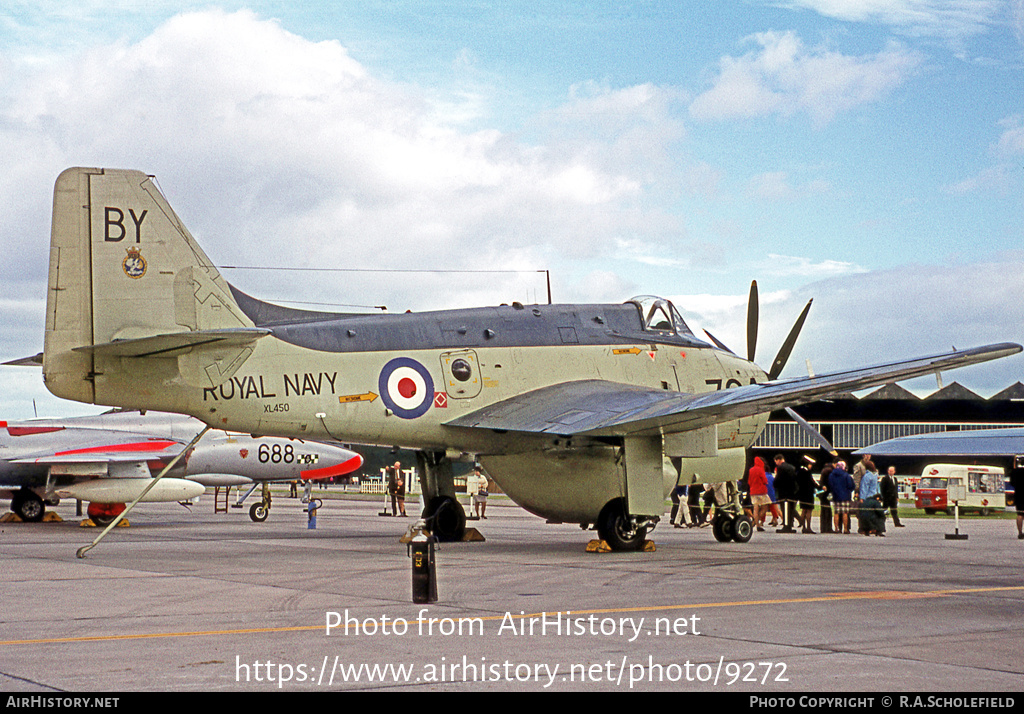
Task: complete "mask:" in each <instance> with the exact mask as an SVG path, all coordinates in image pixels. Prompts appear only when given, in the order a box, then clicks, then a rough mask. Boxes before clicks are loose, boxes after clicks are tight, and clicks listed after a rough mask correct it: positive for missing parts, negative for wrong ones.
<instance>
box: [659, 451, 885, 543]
mask: <svg viewBox="0 0 1024 714" xmlns="http://www.w3.org/2000/svg"><path fill="white" fill-rule="evenodd" d="M805 458H806V461H807V462H808V463H801V464H800V465H799V466H794V465H793V464H790V463H788V462H787V461H786V459H785V457H784V456H783V455H781V454H778V455H776V456H775V458H774V459H773V460H772V465H771V466H769V465H768V464H766V463H765V461H764V459H762V458H761V457H760V456H755V457H754V464H753V466H751V467H750V470H749V471H748V472H747V474H746V476H745V477H744V478H743V479H741V480H740V481H739V491H740V497H741V501H742V505H743V508H744V511H745V512H746V513H747V515H748V516H750V518H751V519H752V520H753V523H754V526H755V528H756V529H757V530H759V531H764V530H765V527H766V526H767V527H769V528H777V531H776V532H777V533H798V532H799V533H808V534H815V533H818V532H821V533H841V534H842V533H846V534H848V533H854V532H855V533H860V534H862V535H865V536H878V537H882V538H884V537H885V530H886V512H887V511H888V513H889V514H890V516H891V518H892V524H893V526H894V527H896V528H902V527H903V524H902V523H901V522H900V517H899V510H898V509H899V486H898V484H897V482H896V469H895V467H892V466H890V467H889V469H888V470H887V471H886V473H885V474H884V475H882V476H879V472H878V468H877V467H876V466H875V463H874V462H873V461H872V460H871V457H870V456H868V455H865V456H864V457H863V458H862V459H861V460H860V461H858V462H857V463H856V464H855V465H854V466H853V469H852V470H850V471H848V470H847V464H846V462H845V461H842V460H838V459H837V460H836V461H834V462H832V463H829V464H826V465H825V467H824V468H823V469H822V471H821V474H820V475H819V476H818V477H817V478H815V476H814V474H813V473H812V472H811V469H810V466H811V465H812V464H811V462H812V460H811V459H810V458H809V457H805ZM719 490H721V491H722V493H716V492H717V491H719ZM671 498H672V512H671V521H672V524H673V525H674V526H675V527H677V528H684V527H690V528H695V527H702V526H707V525H710V523H711V518H710V515H711V510H712V508H713V507H715V506H716V504H717V506H718V507H719V508H720V507H722V506H724V505H725V504H726V503H727V498H726V496H725V493H724V484H697V483H692V484H689V485H678V486H676V488H675V489H674V490H673V491H672V497H671ZM815 504H817V505H818V510H819V525H818V531H815V530H814V527H813V523H812V517H813V514H814V508H815ZM769 517H770V518H771V520H770V521H769Z"/></svg>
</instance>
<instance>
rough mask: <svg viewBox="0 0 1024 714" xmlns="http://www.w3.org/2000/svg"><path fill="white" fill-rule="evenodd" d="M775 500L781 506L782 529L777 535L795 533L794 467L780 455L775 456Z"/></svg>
mask: <svg viewBox="0 0 1024 714" xmlns="http://www.w3.org/2000/svg"><path fill="white" fill-rule="evenodd" d="M775 498H776V499H777V500H778V502H779V503H780V504H782V528H780V529H779V533H796V530H795V529H794V528H793V517H794V516H795V515H796V505H797V485H796V467H795V466H793V464H787V463H786V457H784V456H783V455H782V454H778V455H776V456H775Z"/></svg>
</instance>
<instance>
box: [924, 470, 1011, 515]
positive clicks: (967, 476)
mask: <svg viewBox="0 0 1024 714" xmlns="http://www.w3.org/2000/svg"><path fill="white" fill-rule="evenodd" d="M1005 481H1006V480H1005V478H1004V477H1003V470H1002V469H1001V468H999V467H998V466H964V465H962V464H930V465H928V466H925V467H924V471H922V472H921V480H920V481H919V482H918V484H917V492H916V494H915V496H914V505H915V506H917V507H918V508H923V509H924V512H925V513H937V512H939V511H945V512H946V513H953V503H952V502H951V501H949V500H948V498H947V489H948V488H949V487H950V486H951V485H953V486H966V488H967V500H966V501H961V502H960V510H961V511H964V510H968V509H969V510H974V511H980V512H981V515H983V516H987V515H988V514H989V513H991V512H992V511H994V510H1000V511H1001V510H1003V509H1005V508H1006V495H1005V493H1004V488H1005Z"/></svg>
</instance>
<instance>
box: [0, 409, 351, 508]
mask: <svg viewBox="0 0 1024 714" xmlns="http://www.w3.org/2000/svg"><path fill="white" fill-rule="evenodd" d="M202 427H203V424H202V423H201V422H199V421H198V420H197V419H194V418H192V417H188V416H184V415H180V414H162V413H158V412H152V411H150V412H142V413H140V412H137V411H133V412H111V413H107V414H100V415H97V416H84V417H71V418H67V419H32V420H27V421H21V422H0V491H6V492H9V496H10V498H11V511H13V512H14V513H16V514H17V515H18V516H19V517H20V518H21V519H22V520H24V521H30V522H33V521H40V520H42V518H43V515H44V512H45V508H46V506H45V502H46V501H47V500H51V499H54V498H77V499H80V500H83V501H89V517H90V518H92V519H93V520H95V521H97V522H101V523H102V522H105V521H109V519H112V518H113V517H115V516H116V515H117V514H118V513H120V512H121V511H122V510H123V509H124V504H125V503H126V502H129V501H132V500H134V499H135V498H136V497H137V496H138V495H139V494H141V493H142V491H143V489H144V488H146V487H147V486H151V485H153V484H152V482H153V473H152V471H155V470H156V469H157V468H161V467H162V466H163V465H166V464H167V463H168V462H170V460H171V459H173V458H174V457H175V456H177V455H178V454H179V453H180V452H181V451H182V449H184V448H185V446H186V444H187V443H188V442H189V441H190V440H191V439H192V438H193V437H195V436H196V435H197V434H198V433H199V431H200V430H201V429H202ZM362 461H363V460H362V457H361V456H360V455H359V454H357V453H355V452H353V451H350V450H348V449H343V448H341V447H340V446H334V445H330V444H318V443H313V442H308V441H299V440H295V439H287V438H269V437H265V438H259V439H257V438H253V437H252V436H249V435H247V434H233V433H227V432H224V431H209V432H207V433H206V434H205V435H204V436H203V438H202V439H200V440H199V442H198V443H197V444H196V445H195V447H193V448H192V450H191V451H190V452H189V453H188V454H186V455H185V458H184V459H182V460H181V462H180V465H179V466H178V467H177V468H176V469H172V470H171V472H170V474H171V476H170V477H166V478H163V479H161V480H160V482H159V483H158V484H156V485H154V486H153V488H151V490H150V491H149V492H148V493H147V494H146V496H145V498H144V500H145V501H148V502H161V501H162V502H170V501H186V500H189V499H192V498H195V497H197V496H200V495H202V494H203V492H205V490H206V487H207V486H239V487H242V486H249V487H250V492H251V491H252V490H254V489H255V488H256V487H258V486H260V485H261V484H263V483H270V482H273V481H289V480H300V479H301V480H316V479H323V478H329V477H331V476H340V475H344V474H347V473H351V472H352V471H354V470H356V469H358V468H359V467H360V465H361V464H362ZM267 510H268V506H267V504H266V503H265V501H261V502H260V503H256V504H254V505H253V506H252V508H251V509H250V517H251V518H252V519H253V520H255V521H262V520H265V519H266V517H267Z"/></svg>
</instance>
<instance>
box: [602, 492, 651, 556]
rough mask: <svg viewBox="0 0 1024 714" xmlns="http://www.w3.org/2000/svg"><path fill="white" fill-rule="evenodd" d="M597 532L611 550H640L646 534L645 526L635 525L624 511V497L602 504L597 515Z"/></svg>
mask: <svg viewBox="0 0 1024 714" xmlns="http://www.w3.org/2000/svg"><path fill="white" fill-rule="evenodd" d="M597 534H598V535H599V536H600V537H601V540H603V541H604V542H606V543H607V544H608V545H609V546H610V547H611V549H612V550H640V549H641V548H642V547H643V545H644V539H645V537H646V536H647V527H646V526H635V525H634V524H633V522H632V520H630V518H629V515H628V514H627V513H626V499H624V498H616V499H613V500H611V501H608V503H606V504H604V508H602V509H601V514H600V515H599V516H598V517H597Z"/></svg>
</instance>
